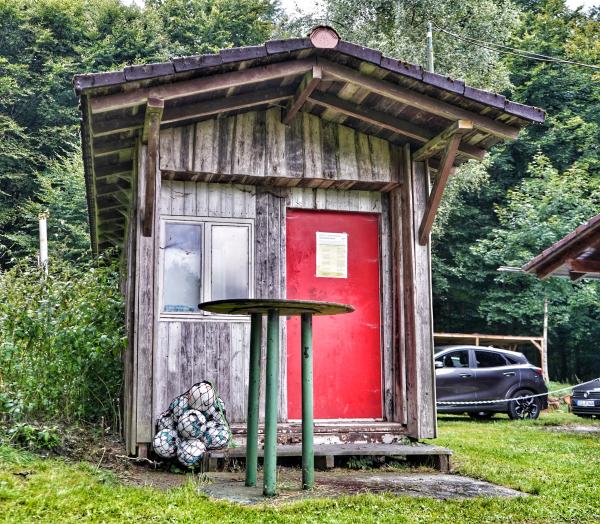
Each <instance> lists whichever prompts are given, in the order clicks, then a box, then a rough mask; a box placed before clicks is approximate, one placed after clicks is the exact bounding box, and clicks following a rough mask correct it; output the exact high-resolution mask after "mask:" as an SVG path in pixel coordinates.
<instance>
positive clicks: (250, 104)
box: [74, 27, 545, 250]
mask: <svg viewBox="0 0 600 524" xmlns="http://www.w3.org/2000/svg"><path fill="white" fill-rule="evenodd" d="M74 86H75V91H76V93H77V94H78V95H79V96H80V102H81V110H82V114H83V118H82V142H83V155H84V165H85V174H86V185H87V192H88V204H89V215H90V228H91V234H92V244H93V246H94V250H98V248H101V249H102V248H105V247H108V246H109V245H110V244H117V245H119V244H120V243H121V242H122V239H123V237H124V232H125V227H126V219H125V216H126V215H127V209H128V206H129V199H130V194H129V193H130V184H131V175H132V171H133V161H134V160H133V159H134V145H135V144H136V142H137V140H138V139H139V137H140V136H141V135H142V133H143V130H144V123H145V120H146V107H147V103H148V100H149V99H153V98H159V99H162V100H163V101H164V110H163V113H162V121H161V127H163V128H164V127H170V126H179V125H185V124H188V123H192V122H197V121H201V120H206V119H209V118H215V117H222V116H228V115H232V114H236V113H240V112H244V111H251V110H252V111H254V110H263V109H267V108H270V107H274V106H280V107H283V108H284V114H283V118H284V121H286V122H289V121H291V119H292V118H293V117H294V115H295V114H296V113H297V112H298V111H300V110H301V111H306V112H310V113H312V114H315V115H317V116H320V117H321V118H323V119H326V120H331V121H334V122H337V123H339V124H343V125H345V126H349V127H351V128H354V129H356V130H358V131H360V132H363V133H366V134H370V135H374V136H377V137H380V138H383V139H385V140H388V141H390V142H392V143H394V144H405V143H409V144H410V145H411V147H412V148H413V151H415V154H416V155H417V157H419V158H421V159H425V158H429V159H430V162H431V163H432V165H433V166H434V167H435V166H436V165H437V164H439V162H440V158H441V157H442V155H443V151H444V145H445V143H446V142H447V140H448V136H445V135H444V132H445V131H448V130H449V129H451V128H452V126H453V125H454V128H452V129H453V131H452V132H456V128H457V125H458V128H459V131H460V133H461V134H462V138H461V142H460V146H459V148H458V151H457V155H456V163H460V162H463V161H465V160H467V159H470V158H473V159H481V158H483V156H484V155H485V153H486V151H487V150H488V149H489V148H490V147H492V146H493V145H494V144H496V143H497V142H499V141H502V140H505V139H514V138H516V137H517V135H518V133H519V130H520V129H521V128H523V127H524V126H526V125H527V124H529V123H531V122H543V121H544V118H545V114H544V112H543V111H542V110H541V109H539V108H536V107H531V106H526V105H523V104H519V103H516V102H512V101H510V100H507V99H506V98H505V97H504V96H502V95H499V94H495V93H491V92H489V91H484V90H481V89H476V88H473V87H470V86H468V85H465V83H464V82H462V81H460V80H453V79H450V78H448V77H445V76H443V75H438V74H434V73H430V72H427V71H425V70H423V68H421V67H420V66H418V65H413V64H408V63H405V62H402V61H400V60H396V59H394V58H390V57H386V56H383V55H382V54H381V53H380V52H379V51H377V50H375V49H369V48H366V47H362V46H359V45H356V44H353V43H350V42H346V41H344V40H341V39H339V37H338V36H337V33H335V31H334V30H333V29H331V28H327V27H319V28H316V29H315V30H313V31H312V32H311V35H310V36H309V37H307V38H295V39H288V40H274V41H269V42H266V43H265V44H264V45H260V46H248V47H240V48H230V49H223V50H221V51H220V52H219V53H216V54H207V55H197V56H188V57H178V58H173V59H172V60H170V61H169V62H163V63H155V64H146V65H135V66H129V67H125V68H124V69H123V70H122V71H112V72H105V73H92V74H83V75H76V76H75V78H74ZM464 120H468V121H470V122H472V124H473V126H472V128H469V129H466V130H465V129H460V122H462V121H464Z"/></svg>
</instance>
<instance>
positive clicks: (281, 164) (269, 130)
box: [265, 108, 288, 177]
mask: <svg viewBox="0 0 600 524" xmlns="http://www.w3.org/2000/svg"><path fill="white" fill-rule="evenodd" d="M266 142H267V150H266V166H265V176H282V177H285V176H288V172H287V157H286V126H285V125H284V124H283V123H282V122H281V109H279V108H273V109H269V110H267V112H266Z"/></svg>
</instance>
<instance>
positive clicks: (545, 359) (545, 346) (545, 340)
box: [541, 297, 550, 382]
mask: <svg viewBox="0 0 600 524" xmlns="http://www.w3.org/2000/svg"><path fill="white" fill-rule="evenodd" d="M542 333H543V338H542V348H541V356H542V358H541V364H542V366H541V367H542V377H543V378H544V380H545V381H546V382H548V381H549V380H550V375H549V373H548V297H544V326H543V331H542Z"/></svg>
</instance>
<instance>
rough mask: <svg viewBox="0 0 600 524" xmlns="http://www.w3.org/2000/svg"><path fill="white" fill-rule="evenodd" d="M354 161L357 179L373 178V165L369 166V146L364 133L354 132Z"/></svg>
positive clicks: (368, 179)
mask: <svg viewBox="0 0 600 524" xmlns="http://www.w3.org/2000/svg"><path fill="white" fill-rule="evenodd" d="M356 162H357V170H358V179H359V180H364V181H370V180H373V167H372V166H371V148H370V146H369V137H368V135H365V134H364V133H356Z"/></svg>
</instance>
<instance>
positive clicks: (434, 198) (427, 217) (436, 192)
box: [419, 134, 462, 246]
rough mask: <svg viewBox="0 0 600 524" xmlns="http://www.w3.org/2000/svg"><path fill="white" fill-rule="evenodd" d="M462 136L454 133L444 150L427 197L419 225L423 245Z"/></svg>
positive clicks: (420, 239)
mask: <svg viewBox="0 0 600 524" xmlns="http://www.w3.org/2000/svg"><path fill="white" fill-rule="evenodd" d="M461 138H462V137H461V135H457V134H455V135H453V136H452V138H451V139H450V141H449V142H448V144H447V145H446V148H445V150H444V155H443V156H442V161H441V162H440V169H439V171H438V176H437V178H436V179H435V183H434V184H433V188H432V190H431V194H430V195H429V198H428V199H427V205H426V206H425V212H424V213H423V219H422V220H421V225H420V226H419V244H421V245H422V246H424V245H426V244H427V242H428V240H429V234H430V233H431V228H432V227H433V221H434V220H435V215H436V213H437V210H438V208H439V207H440V202H441V201H442V195H443V194H444V189H445V188H446V184H447V183H448V179H449V178H450V172H451V169H452V166H453V164H454V158H455V157H456V152H457V151H458V145H459V144H460V140H461Z"/></svg>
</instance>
